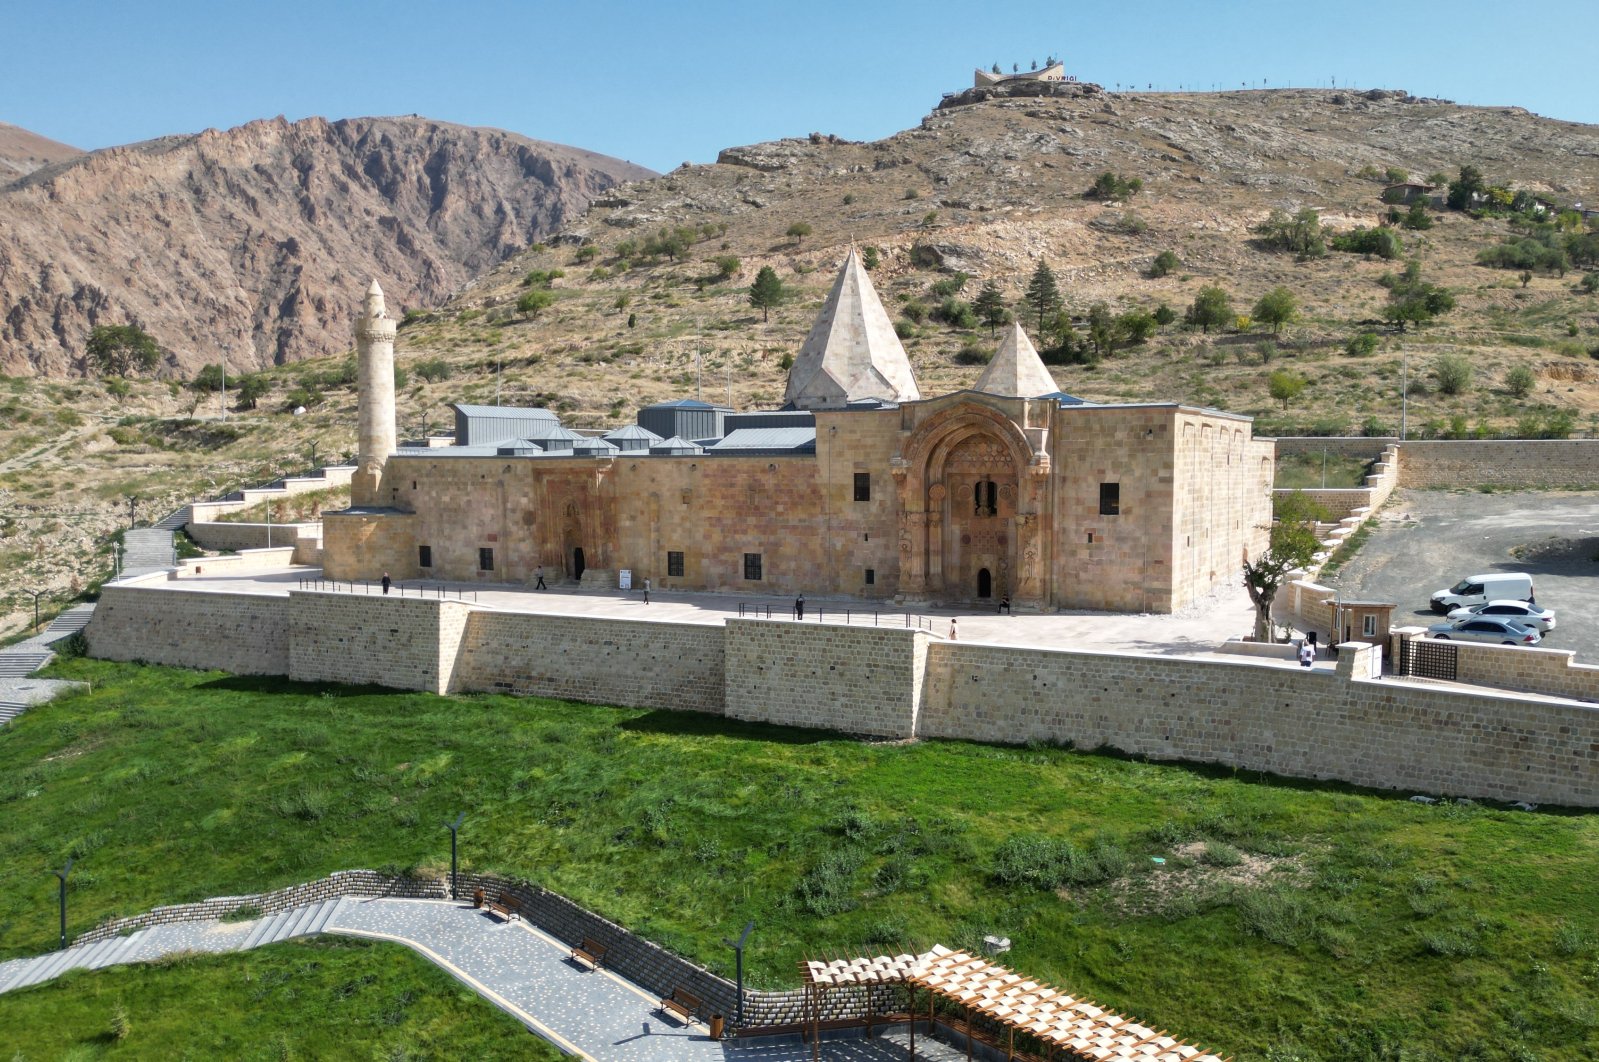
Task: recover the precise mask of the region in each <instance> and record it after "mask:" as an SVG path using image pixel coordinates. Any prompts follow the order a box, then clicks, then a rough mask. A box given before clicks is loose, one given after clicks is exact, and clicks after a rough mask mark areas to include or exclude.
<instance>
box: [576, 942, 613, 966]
mask: <svg viewBox="0 0 1599 1062" xmlns="http://www.w3.org/2000/svg"><path fill="white" fill-rule="evenodd" d="M605 951H606V948H605V945H604V944H601V943H600V942H599V941H597V940H594V939H592V938H590V937H584V938H583V943H582V944H580V945H578V946H577V947H574V948H573V949H572V961H573V962H581V963H587V964H588V967H589V969H591V970H598V969H599V968H600V966H601V964H603V963H604V962H605Z"/></svg>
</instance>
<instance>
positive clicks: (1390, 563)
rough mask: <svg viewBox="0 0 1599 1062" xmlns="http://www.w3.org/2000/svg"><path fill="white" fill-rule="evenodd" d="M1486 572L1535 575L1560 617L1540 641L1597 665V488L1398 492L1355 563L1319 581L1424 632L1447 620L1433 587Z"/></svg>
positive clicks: (1544, 601)
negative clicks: (1386, 607) (1390, 605)
mask: <svg viewBox="0 0 1599 1062" xmlns="http://www.w3.org/2000/svg"><path fill="white" fill-rule="evenodd" d="M1487 572H1526V573H1527V574H1528V575H1530V576H1532V582H1533V588H1534V591H1535V593H1536V595H1537V599H1538V604H1540V605H1544V606H1546V607H1549V608H1553V609H1554V610H1555V614H1556V618H1557V620H1558V626H1557V627H1556V628H1555V631H1554V633H1552V634H1551V635H1549V637H1548V638H1547V639H1546V640H1545V642H1544V643H1543V644H1544V645H1545V646H1546V647H1547V648H1550V649H1574V650H1576V651H1577V652H1578V654H1579V659H1580V660H1581V661H1582V662H1584V663H1595V662H1599V492H1592V491H1585V492H1573V491H1521V492H1515V493H1510V492H1506V493H1500V494H1481V493H1476V492H1467V491H1439V490H1418V491H1401V492H1397V493H1395V494H1394V496H1393V497H1392V499H1390V500H1389V502H1388V505H1387V506H1386V507H1385V508H1384V509H1383V511H1382V514H1381V516H1380V517H1379V518H1378V522H1377V525H1376V529H1375V530H1374V531H1373V532H1372V534H1371V537H1370V538H1369V539H1368V540H1367V542H1366V544H1365V545H1364V546H1363V547H1361V550H1360V552H1359V553H1358V554H1356V556H1355V559H1354V560H1353V561H1351V562H1350V563H1349V564H1348V565H1346V566H1345V567H1344V568H1343V569H1342V570H1341V571H1339V572H1338V573H1336V574H1335V575H1331V576H1328V577H1327V578H1325V579H1323V580H1321V581H1322V582H1323V583H1324V584H1325V585H1329V586H1334V587H1337V588H1338V589H1339V590H1341V591H1343V594H1344V596H1345V597H1346V598H1358V599H1362V600H1378V601H1392V602H1394V603H1395V604H1396V605H1398V608H1396V609H1395V610H1394V623H1395V625H1400V624H1419V625H1423V626H1425V625H1429V624H1433V623H1437V622H1439V621H1440V620H1442V619H1443V617H1442V616H1440V615H1437V614H1435V613H1434V612H1433V611H1432V609H1431V608H1430V607H1429V606H1428V600H1429V598H1430V597H1431V596H1432V593H1433V591H1435V590H1442V589H1444V588H1445V587H1449V586H1452V585H1454V584H1455V583H1456V582H1457V581H1459V580H1460V579H1462V578H1465V577H1466V576H1469V575H1480V574H1483V573H1487Z"/></svg>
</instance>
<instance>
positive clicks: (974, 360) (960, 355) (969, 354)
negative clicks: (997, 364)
mask: <svg viewBox="0 0 1599 1062" xmlns="http://www.w3.org/2000/svg"><path fill="white" fill-rule="evenodd" d="M993 360H994V352H993V351H992V350H989V349H988V347H987V346H986V345H984V344H983V343H982V342H980V341H979V340H978V339H977V338H976V337H973V338H971V339H968V340H967V341H966V342H965V343H962V344H961V348H960V350H958V351H956V353H955V364H957V365H987V364H988V363H989V362H991V361H993Z"/></svg>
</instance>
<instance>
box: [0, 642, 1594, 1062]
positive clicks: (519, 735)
mask: <svg viewBox="0 0 1599 1062" xmlns="http://www.w3.org/2000/svg"><path fill="white" fill-rule="evenodd" d="M55 673H56V674H59V675H60V676H61V677H69V678H78V679H85V680H88V681H90V682H92V683H93V685H94V691H93V692H92V693H88V694H80V695H75V696H73V697H71V698H69V699H66V700H63V701H60V702H57V703H56V704H54V705H51V706H48V707H44V708H40V709H36V710H33V711H30V712H28V713H25V714H24V715H22V716H21V717H19V719H18V720H17V721H16V722H15V723H14V724H13V725H12V726H11V727H10V728H8V729H5V730H0V851H4V852H5V853H7V855H6V858H5V859H4V861H3V863H0V955H4V956H6V957H10V956H15V955H25V954H33V953H36V952H40V951H44V950H47V949H48V948H50V947H51V946H52V944H53V938H54V934H55V879H54V877H52V876H51V874H50V868H51V867H52V866H59V865H60V863H61V862H62V861H63V860H64V859H65V858H66V857H67V856H68V855H69V854H73V855H76V856H77V857H78V859H79V862H78V865H77V867H76V868H75V869H74V870H73V892H72V913H71V928H72V929H73V931H74V932H79V931H82V930H84V929H87V928H88V927H89V926H91V925H93V924H94V923H96V922H98V921H99V920H100V919H102V918H105V917H108V916H111V915H118V914H131V913H135V912H138V911H143V910H145V909H147V908H150V907H152V906H155V905H157V904H161V903H172V902H178V901H184V900H194V899H200V898H203V897H207V896H214V895H221V894H226V893H238V892H249V891H256V890H260V889H266V888H272V887H276V886H280V885H285V884H288V883H291V882H297V881H303V880H307V879H310V878H314V877H317V876H320V875H322V874H325V873H327V872H329V871H332V870H336V869H340V868H350V867H372V868H377V869H394V870H399V869H405V868H411V867H419V868H421V869H424V870H430V871H439V870H441V869H443V868H444V867H446V866H447V863H448V858H449V834H448V832H447V831H446V830H445V829H444V828H443V825H442V824H443V822H444V821H445V820H446V819H452V818H453V817H454V815H455V813H456V812H457V811H461V810H465V811H466V812H467V815H468V817H467V821H466V825H465V827H464V828H463V830H462V836H461V843H462V858H463V862H464V864H465V865H466V866H469V867H472V868H477V869H483V870H492V871H496V872H500V873H505V874H510V875H516V876H521V877H525V878H528V879H531V880H533V881H536V882H539V883H541V884H544V885H547V886H548V887H550V888H553V889H556V890H558V891H560V892H563V893H565V894H566V895H568V896H571V897H573V898H574V899H576V900H578V901H579V902H581V903H583V904H585V905H587V906H589V907H590V908H592V909H594V910H597V911H599V912H601V913H602V914H605V915H606V916H608V917H611V918H613V919H615V920H617V921H619V922H621V923H622V924H624V925H627V926H629V927H631V928H633V929H635V930H637V931H638V932H640V933H643V934H644V935H646V936H648V937H650V938H652V939H654V940H657V941H659V942H661V943H663V944H665V945H667V946H669V947H671V948H674V949H676V950H678V951H680V952H682V953H684V954H686V955H688V956H689V957H691V958H693V959H695V960H698V961H701V962H704V963H706V964H707V965H709V966H711V967H712V968H714V969H717V970H721V971H723V972H729V973H730V972H731V966H732V962H731V955H730V954H729V952H728V951H727V949H726V948H724V947H723V946H722V944H721V938H722V937H723V936H724V935H726V934H729V933H733V932H735V931H736V930H737V929H738V928H739V927H740V926H742V925H743V923H744V921H745V920H746V919H749V918H753V919H755V920H756V922H757V925H758V928H757V930H756V933H755V935H754V937H753V938H752V939H751V948H750V951H749V953H748V955H747V974H748V975H749V977H750V980H751V982H752V984H755V985H759V986H766V987H784V986H792V985H793V984H794V983H795V975H794V963H795V962H796V960H798V959H800V958H801V957H802V956H804V955H806V954H808V953H816V952H820V951H823V950H831V951H834V952H845V951H849V952H858V951H861V950H863V949H864V950H868V951H871V952H873V953H877V952H881V951H884V950H887V949H891V948H897V947H902V946H907V945H909V946H920V945H926V944H930V943H932V942H935V941H937V942H943V943H946V944H950V945H952V946H958V945H968V946H974V945H975V943H976V942H977V940H978V939H979V938H980V937H981V936H982V935H983V934H984V933H990V932H997V933H1002V934H1004V935H1007V936H1009V937H1011V938H1012V940H1013V941H1014V942H1015V948H1014V950H1013V951H1012V952H1011V954H1010V955H1009V956H1007V961H1008V962H1010V963H1011V964H1013V965H1014V966H1015V967H1017V968H1018V969H1020V970H1023V971H1025V972H1027V973H1028V974H1030V975H1033V976H1036V977H1040V978H1046V979H1049V980H1052V981H1054V982H1056V983H1058V984H1060V985H1062V986H1065V987H1067V988H1069V989H1071V990H1073V991H1076V992H1079V993H1083V994H1086V995H1090V996H1092V997H1095V998H1097V999H1098V1000H1100V1001H1101V1002H1102V1003H1106V1004H1108V1005H1111V1006H1113V1007H1116V1008H1118V1009H1121V1010H1123V1011H1126V1012H1129V1013H1132V1014H1134V1015H1136V1016H1138V1017H1140V1018H1142V1019H1144V1020H1146V1021H1149V1022H1151V1023H1153V1024H1155V1025H1157V1026H1160V1027H1162V1028H1167V1029H1171V1030H1175V1031H1176V1033H1177V1034H1178V1035H1179V1036H1181V1037H1186V1038H1188V1039H1190V1040H1198V1041H1200V1042H1203V1043H1205V1044H1206V1045H1208V1046H1212V1047H1214V1048H1216V1049H1219V1050H1221V1051H1222V1052H1224V1053H1234V1054H1237V1055H1238V1056H1239V1058H1240V1060H1243V1059H1271V1060H1272V1062H1288V1060H1290V1059H1338V1060H1340V1062H1342V1060H1357V1062H1358V1060H1363V1059H1373V1060H1375V1059H1384V1060H1388V1059H1400V1058H1403V1059H1406V1060H1417V1059H1439V1060H1442V1059H1449V1060H1455V1059H1479V1058H1480V1059H1531V1058H1536V1059H1539V1060H1544V1062H1549V1060H1571V1062H1576V1060H1578V1059H1591V1058H1593V1057H1595V1056H1596V1054H1599V1003H1596V998H1599V997H1596V992H1599V950H1596V937H1599V874H1596V873H1595V870H1596V868H1599V815H1592V814H1576V813H1560V812H1539V813H1536V814H1526V813H1522V812H1516V811H1510V810H1502V809H1496V808H1491V807H1485V806H1479V805H1456V804H1453V803H1446V804H1440V805H1437V806H1425V805H1418V804H1413V803H1410V802H1409V801H1408V800H1406V799H1405V795H1382V794H1372V793H1366V792H1360V791H1356V790H1352V789H1350V788H1348V787H1344V786H1338V785H1331V784H1322V783H1308V782H1292V781H1284V780H1281V779H1263V778H1259V777H1254V776H1246V775H1243V774H1238V773H1235V772H1232V771H1227V770H1220V769H1210V768H1202V767H1193V766H1182V765H1154V764H1146V763H1138V762H1132V761H1128V760H1125V759H1121V758H1117V757H1113V756H1108V755H1102V754H1093V753H1084V752H1074V751H1071V750H1067V749H1060V748H1051V747H1027V748H1000V747H990V746H982V745H972V744H963V743H956V742H923V743H917V744H897V743H865V742H860V741H854V740H848V739H845V738H842V737H838V736H836V735H829V734H824V733H817V732H809V731H799V730H785V729H780V728H773V727H764V726H753V725H742V724H738V723H733V722H729V721H726V720H723V719H720V718H716V717H711V716H704V715H696V714H689V713H673V712H651V711H639V710H623V709H612V708H604V707H594V706H586V705H577V704H569V703H563V702H556V701H546V700H534V699H526V700H519V699H513V698H508V697H487V696H485V697H463V698H439V697H431V696H427V695H423V694H415V693H399V692H391V691H379V690H363V689H349V688H332V689H322V688H318V687H311V686H304V685H296V684H293V683H289V682H285V681H280V680H270V679H245V678H233V677H229V676H225V675H221V674H217V673H201V672H189V671H181V670H171V669H163V668H144V667H137V666H130V665H116V664H109V663H104V662H97V661H88V660H68V661H64V662H62V663H60V664H58V665H57V666H56V668H55ZM1155 858H1159V859H1164V860H1165V863H1164V864H1156V863H1155V862H1153V859H1155ZM1401 1050H1403V1051H1404V1052H1405V1053H1401Z"/></svg>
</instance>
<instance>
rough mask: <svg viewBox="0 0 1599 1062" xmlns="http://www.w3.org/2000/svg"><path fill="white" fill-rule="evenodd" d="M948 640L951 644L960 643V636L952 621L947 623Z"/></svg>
mask: <svg viewBox="0 0 1599 1062" xmlns="http://www.w3.org/2000/svg"><path fill="white" fill-rule="evenodd" d="M949 640H950V641H952V642H958V641H960V636H959V634H958V633H957V632H956V630H955V621H954V620H953V619H951V620H950V621H949Z"/></svg>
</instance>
